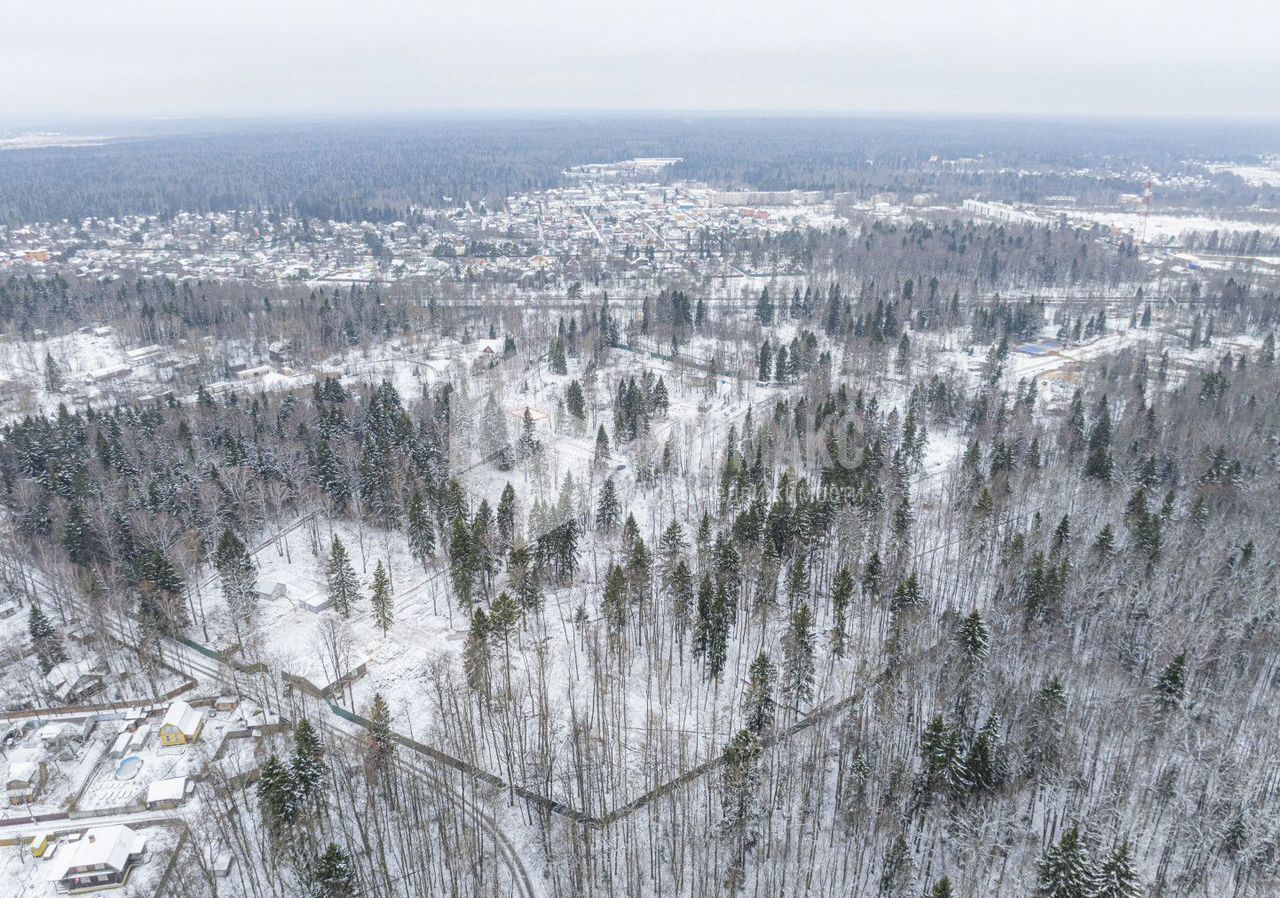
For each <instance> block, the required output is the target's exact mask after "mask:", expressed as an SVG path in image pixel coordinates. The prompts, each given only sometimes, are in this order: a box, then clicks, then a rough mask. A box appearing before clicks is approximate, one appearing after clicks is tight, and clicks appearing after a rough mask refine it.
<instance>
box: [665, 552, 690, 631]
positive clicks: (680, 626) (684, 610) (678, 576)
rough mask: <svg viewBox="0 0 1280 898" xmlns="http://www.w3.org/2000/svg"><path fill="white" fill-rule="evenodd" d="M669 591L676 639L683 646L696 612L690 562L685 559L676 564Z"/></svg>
mask: <svg viewBox="0 0 1280 898" xmlns="http://www.w3.org/2000/svg"><path fill="white" fill-rule="evenodd" d="M668 591H669V593H670V598H671V615H672V620H673V623H674V624H675V628H676V637H677V638H678V639H680V640H681V644H683V640H684V634H685V631H686V630H688V628H689V624H690V623H691V621H692V619H693V612H694V586H693V572H692V571H691V570H690V569H689V562H687V561H686V560H685V559H683V558H681V559H680V560H679V561H677V562H676V566H675V569H674V570H673V571H672V573H671V582H670V585H669V586H668Z"/></svg>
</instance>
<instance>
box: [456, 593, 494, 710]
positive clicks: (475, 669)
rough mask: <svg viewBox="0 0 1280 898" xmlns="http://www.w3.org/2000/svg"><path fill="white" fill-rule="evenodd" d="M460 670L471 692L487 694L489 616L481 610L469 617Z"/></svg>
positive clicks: (478, 609)
mask: <svg viewBox="0 0 1280 898" xmlns="http://www.w3.org/2000/svg"><path fill="white" fill-rule="evenodd" d="M462 670H463V673H464V674H465V675H466V677H467V685H468V686H469V687H471V691H473V692H475V693H477V694H479V695H488V694H489V616H488V615H487V614H485V613H484V609H483V608H477V609H476V611H475V614H473V615H471V627H470V629H469V630H468V631H467V644H466V645H465V646H464V647H463V649H462Z"/></svg>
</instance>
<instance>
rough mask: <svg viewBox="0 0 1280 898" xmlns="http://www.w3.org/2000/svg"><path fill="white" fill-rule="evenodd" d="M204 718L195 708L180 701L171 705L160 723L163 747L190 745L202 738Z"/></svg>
mask: <svg viewBox="0 0 1280 898" xmlns="http://www.w3.org/2000/svg"><path fill="white" fill-rule="evenodd" d="M203 727H204V717H203V716H202V715H201V714H200V712H199V711H197V710H196V709H195V708H193V707H191V706H190V705H189V704H187V703H186V702H184V701H182V700H181V699H178V700H177V701H176V702H174V703H173V704H171V705H169V709H168V710H167V711H165V712H164V720H162V721H160V744H161V745H166V746H168V745H188V744H190V743H192V742H195V741H196V739H198V738H199V737H200V730H201V729H202V728H203Z"/></svg>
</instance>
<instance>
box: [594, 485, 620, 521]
mask: <svg viewBox="0 0 1280 898" xmlns="http://www.w3.org/2000/svg"><path fill="white" fill-rule="evenodd" d="M621 517H622V505H621V504H620V503H619V502H618V492H617V489H616V488H615V487H614V485H613V478H612V477H608V478H606V479H605V481H604V486H602V487H601V488H600V501H599V502H598V503H597V504H596V527H597V528H599V529H600V530H603V531H604V532H605V533H612V532H613V531H614V530H615V529H616V528H617V526H618V521H619V519H620V518H621Z"/></svg>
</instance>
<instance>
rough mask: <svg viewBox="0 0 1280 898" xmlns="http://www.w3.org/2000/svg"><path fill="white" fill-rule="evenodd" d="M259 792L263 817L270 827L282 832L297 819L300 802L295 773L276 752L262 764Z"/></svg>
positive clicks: (258, 785) (259, 802)
mask: <svg viewBox="0 0 1280 898" xmlns="http://www.w3.org/2000/svg"><path fill="white" fill-rule="evenodd" d="M257 792H258V804H259V807H260V808H261V811H262V818H263V820H264V821H265V822H266V824H267V826H268V827H269V828H270V829H272V830H273V831H275V832H280V831H282V830H284V829H285V828H286V827H288V826H291V825H292V824H293V822H294V821H295V820H296V819H297V817H298V802H297V793H296V791H295V789H294V783H293V774H292V773H291V772H290V770H289V768H288V766H286V765H285V764H284V763H283V762H281V760H280V759H279V758H278V757H276V756H275V755H274V754H273V755H271V757H269V758H268V759H267V761H266V763H265V764H263V765H262V773H261V775H260V776H259V778H258V784H257Z"/></svg>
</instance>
